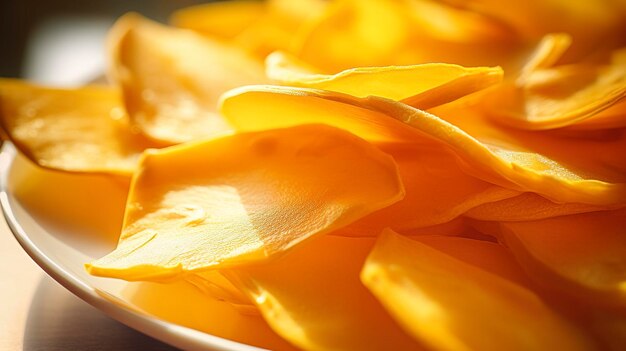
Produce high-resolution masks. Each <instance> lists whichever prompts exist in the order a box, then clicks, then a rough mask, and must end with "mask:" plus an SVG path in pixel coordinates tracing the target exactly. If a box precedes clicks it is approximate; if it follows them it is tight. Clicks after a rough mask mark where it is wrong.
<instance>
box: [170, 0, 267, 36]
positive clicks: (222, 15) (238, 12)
mask: <svg viewBox="0 0 626 351" xmlns="http://www.w3.org/2000/svg"><path fill="white" fill-rule="evenodd" d="M265 8H266V4H265V3H264V2H262V1H257V0H236V1H219V2H211V3H207V4H202V5H196V6H191V7H185V8H183V9H180V10H178V11H175V12H174V13H173V14H172V15H171V16H170V23H171V24H172V25H173V26H176V27H180V28H186V29H191V30H194V31H196V32H198V33H201V34H204V35H207V36H209V37H213V38H217V39H222V40H231V39H233V38H234V37H236V36H237V35H238V34H239V33H241V32H242V31H244V30H245V29H246V28H247V27H248V26H250V24H251V23H252V22H254V21H255V20H257V19H258V18H260V17H261V16H262V15H263V13H264V11H265Z"/></svg>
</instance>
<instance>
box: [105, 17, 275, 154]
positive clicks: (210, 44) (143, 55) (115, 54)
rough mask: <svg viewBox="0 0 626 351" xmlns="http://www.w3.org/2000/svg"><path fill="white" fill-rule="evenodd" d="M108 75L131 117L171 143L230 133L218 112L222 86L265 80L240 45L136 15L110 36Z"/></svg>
mask: <svg viewBox="0 0 626 351" xmlns="http://www.w3.org/2000/svg"><path fill="white" fill-rule="evenodd" d="M109 45H110V50H111V57H112V58H111V61H112V62H111V66H110V74H111V76H112V78H113V80H114V81H115V82H116V83H118V84H119V85H120V86H121V87H122V90H123V92H124V102H125V105H126V110H127V111H128V113H129V115H130V118H131V120H132V122H133V123H134V124H135V125H136V126H137V127H138V128H139V129H140V130H141V131H142V132H143V133H144V134H145V135H147V136H149V137H150V138H153V139H155V140H158V141H161V142H167V143H170V144H173V143H179V142H184V141H189V140H193V139H198V138H205V137H211V136H215V135H220V134H224V133H228V132H230V131H231V128H230V126H228V124H227V123H226V121H224V119H223V118H221V117H220V116H219V114H218V113H217V111H216V109H217V104H216V103H217V100H218V98H219V96H220V95H221V94H222V93H223V92H224V91H226V90H228V89H231V88H234V87H237V86H241V85H245V84H253V83H257V84H258V83H263V82H265V74H264V72H263V66H262V65H261V64H260V63H259V62H257V61H256V60H255V59H253V58H252V57H249V56H248V55H247V54H245V53H244V52H242V51H241V50H239V49H237V48H234V47H229V46H227V45H226V44H222V43H220V42H217V41H213V40H211V39H209V38H207V37H204V36H202V35H200V34H197V33H194V32H192V31H189V30H184V29H176V28H171V27H166V26H162V25H159V24H157V23H155V22H152V21H149V20H147V19H144V18H142V17H140V16H139V15H136V14H127V15H125V16H123V17H122V18H120V19H119V20H118V21H117V23H116V24H115V26H114V27H113V29H112V30H111V34H110V37H109Z"/></svg>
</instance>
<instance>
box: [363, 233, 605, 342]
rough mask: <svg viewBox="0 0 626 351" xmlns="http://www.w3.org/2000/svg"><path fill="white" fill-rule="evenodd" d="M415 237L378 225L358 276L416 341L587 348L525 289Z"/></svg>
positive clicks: (575, 331) (562, 321) (580, 337)
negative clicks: (381, 229)
mask: <svg viewBox="0 0 626 351" xmlns="http://www.w3.org/2000/svg"><path fill="white" fill-rule="evenodd" d="M417 240H419V237H417V238H416V240H411V239H408V238H406V237H403V236H401V235H398V234H396V233H394V232H393V231H390V230H387V231H385V232H384V233H383V234H381V236H380V237H379V239H378V241H377V243H376V245H375V246H374V249H373V250H372V253H371V254H370V255H369V257H368V259H367V261H366V263H365V266H364V268H363V271H362V272H361V279H362V280H363V283H364V284H365V285H366V286H367V287H368V288H369V289H370V290H371V291H372V292H373V293H374V295H376V297H377V298H378V299H379V300H380V301H381V302H382V303H383V304H384V305H385V307H386V308H387V310H388V311H389V312H390V313H391V314H392V315H393V316H394V318H395V319H396V320H397V321H398V322H399V323H400V324H401V325H402V326H403V327H404V329H405V330H406V331H407V332H409V333H410V334H411V335H413V337H415V338H416V339H417V340H418V341H420V342H422V343H424V344H425V345H427V346H428V347H430V348H432V349H434V350H502V349H507V350H529V349H544V348H545V349H567V350H593V349H594V347H593V344H591V342H590V341H589V340H587V339H586V338H585V337H584V336H582V335H580V331H578V330H577V329H576V328H575V327H574V326H573V325H571V324H570V323H569V322H568V321H567V320H565V319H563V318H561V317H560V316H559V315H557V314H556V313H555V312H554V311H552V310H551V309H550V307H548V306H547V305H546V304H545V303H544V302H543V301H542V300H540V299H539V297H537V295H535V294H534V293H533V292H532V291H530V290H528V289H526V288H525V287H523V286H521V285H518V284H516V283H514V282H513V281H512V280H508V279H504V278H502V277H501V276H499V275H495V274H492V273H490V272H488V271H485V270H483V269H481V268H479V267H478V266H474V265H472V264H468V263H465V262H463V261H462V260H459V259H457V258H455V257H452V256H449V255H447V254H445V253H444V252H442V251H439V250H437V249H435V248H433V247H431V246H429V245H426V244H424V243H421V242H419V241H417ZM448 240H450V239H448ZM475 248H479V247H478V246H476V247H475ZM496 257H497V256H493V258H494V259H496ZM485 335H489V337H485Z"/></svg>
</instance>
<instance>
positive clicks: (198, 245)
mask: <svg viewBox="0 0 626 351" xmlns="http://www.w3.org/2000/svg"><path fill="white" fill-rule="evenodd" d="M403 196H404V189H403V186H402V183H401V181H400V178H399V176H398V172H397V167H396V164H395V163H394V161H393V159H392V158H391V157H389V156H388V155H386V154H384V153H382V152H381V151H379V150H378V149H376V148H375V147H374V146H372V145H371V144H369V143H367V142H365V141H363V140H361V139H359V138H357V137H355V136H353V135H351V134H349V133H347V132H345V131H342V130H340V129H336V128H332V127H328V126H323V125H304V126H298V127H294V128H288V129H277V130H270V131H265V132H260V133H247V134H237V135H233V136H228V137H224V138H221V139H215V140H211V141H205V142H199V143H192V144H184V145H180V146H175V147H171V148H167V149H163V150H161V151H153V152H148V153H145V154H144V157H143V159H142V162H141V165H140V168H139V170H138V171H137V173H136V175H135V177H134V179H133V182H132V184H131V191H130V195H129V198H128V203H127V208H126V214H125V218H124V228H123V230H122V234H121V237H120V242H119V244H118V247H117V248H116V249H115V250H114V251H113V252H111V253H109V254H108V255H106V256H105V257H103V258H100V259H98V260H96V261H94V262H92V263H90V264H88V265H87V270H88V271H89V272H90V273H91V274H94V275H99V276H107V277H115V278H121V279H126V280H166V279H171V278H178V277H181V276H182V275H183V274H184V273H188V272H199V271H202V270H210V269H215V268H223V267H224V266H232V265H238V264H244V263H249V262H253V261H259V260H265V259H267V258H268V257H272V256H276V255H278V254H281V253H283V252H285V251H286V250H288V249H290V248H291V247H293V246H295V245H297V244H298V243H300V242H302V241H304V240H306V239H309V238H310V237H313V236H315V235H320V234H324V233H327V232H330V231H333V230H335V229H338V228H341V227H343V226H346V225H348V224H350V223H352V222H354V221H355V220H357V219H359V218H361V217H363V216H365V215H367V214H369V213H371V212H373V211H376V210H378V209H380V208H383V207H386V206H389V205H391V204H393V203H395V202H397V201H398V200H400V199H401V198H402V197H403Z"/></svg>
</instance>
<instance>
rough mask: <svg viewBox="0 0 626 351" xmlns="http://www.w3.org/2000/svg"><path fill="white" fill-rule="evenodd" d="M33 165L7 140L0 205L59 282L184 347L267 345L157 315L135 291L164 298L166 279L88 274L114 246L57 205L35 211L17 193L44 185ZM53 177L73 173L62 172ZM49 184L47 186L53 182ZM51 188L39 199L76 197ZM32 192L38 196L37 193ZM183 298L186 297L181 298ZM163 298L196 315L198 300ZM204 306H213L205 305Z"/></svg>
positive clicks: (168, 305) (248, 349)
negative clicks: (82, 229) (62, 217)
mask: <svg viewBox="0 0 626 351" xmlns="http://www.w3.org/2000/svg"><path fill="white" fill-rule="evenodd" d="M29 168H30V169H31V172H33V170H34V169H35V167H34V166H32V165H30V164H29V163H28V162H27V161H25V160H24V159H23V157H21V156H17V155H16V151H15V148H14V147H13V146H12V145H11V143H8V142H5V144H4V146H3V147H2V150H1V152H0V204H1V205H2V210H3V213H4V216H5V218H6V220H7V222H8V224H9V227H10V228H11V230H12V232H13V234H14V235H15V238H16V239H17V240H18V241H19V243H20V244H21V246H22V247H23V248H24V250H25V251H26V252H27V253H28V255H30V257H31V258H32V259H33V260H34V261H35V262H36V263H37V264H38V265H39V266H40V267H41V268H43V269H44V270H45V271H46V272H47V273H48V274H49V275H50V276H51V277H52V278H54V279H55V280H56V281H57V282H59V283H61V285H63V286H64V287H65V288H67V289H68V290H69V291H71V292H72V293H74V294H75V295H76V296H78V297H79V298H81V299H83V300H84V301H86V302H88V303H89V304H91V305H93V306H94V307H96V308H98V309H100V310H101V311H102V312H104V313H106V314H107V315H109V316H111V317H112V318H114V319H116V320H118V321H120V322H122V323H124V324H126V325H127V326H129V327H131V328H134V329H136V330H138V331H140V332H142V333H145V334H147V335H150V336H151V337H153V338H155V339H158V340H161V341H163V342H166V343H168V344H171V345H173V346H176V347H179V348H182V349H186V350H241V351H244V350H245V351H252V350H257V351H258V350H262V349H260V348H257V347H253V346H249V345H245V344H242V343H238V342H234V341H231V340H227V339H224V338H222V337H218V336H215V335H210V334H207V333H204V332H201V331H198V330H195V329H191V328H188V327H184V326H182V325H180V324H176V323H173V322H172V321H168V320H166V319H164V318H167V313H166V312H163V315H161V316H159V317H157V316H155V315H154V314H151V313H150V312H149V311H150V309H149V308H146V305H145V304H144V303H143V302H142V301H143V300H145V299H143V300H138V297H137V296H138V294H132V293H130V292H131V291H135V292H136V291H137V289H142V287H143V288H144V290H143V291H144V294H143V295H142V296H143V297H145V296H147V295H146V291H147V290H145V288H146V286H148V287H149V289H152V290H151V292H155V293H156V294H161V296H157V297H156V298H157V300H158V299H159V298H161V297H163V294H167V289H171V288H172V287H168V286H163V285H161V286H158V285H160V284H153V285H150V284H148V285H146V284H147V283H127V282H123V281H118V280H114V279H105V278H97V277H93V276H90V275H89V274H87V273H86V272H85V270H84V268H83V265H84V263H85V262H89V261H91V260H92V259H94V258H97V257H99V256H101V255H103V254H104V253H106V252H108V251H109V250H110V249H111V245H112V244H111V242H110V240H109V241H107V240H102V239H100V240H94V239H93V237H90V235H91V234H88V233H87V234H86V233H77V232H76V231H77V228H79V226H78V227H75V226H72V225H68V223H67V221H66V222H65V223H64V222H63V221H60V222H55V221H54V220H51V219H54V218H46V217H51V216H52V217H54V216H55V215H56V214H55V211H56V210H55V209H54V208H51V209H50V208H49V209H47V210H46V209H44V210H41V208H40V209H39V211H34V210H33V208H34V207H37V206H39V205H36V204H37V203H38V202H37V200H33V201H31V202H30V203H28V201H26V202H25V201H23V198H20V195H19V194H17V193H16V190H15V189H16V188H15V186H14V183H15V182H18V183H19V182H20V181H22V182H29V181H31V183H27V184H26V187H31V188H30V190H31V191H32V190H36V188H37V186H38V185H36V184H35V183H36V181H32V180H25V179H23V178H24V177H25V176H27V175H28V172H29V171H28V169H29ZM37 171H38V172H44V171H41V170H37ZM48 173H52V172H48ZM53 177H72V176H71V175H65V174H57V175H53ZM74 177H76V176H74ZM98 181H102V180H95V182H98ZM33 184H35V185H33ZM23 185H24V184H23ZM49 185H50V187H51V188H53V187H54V186H55V185H54V183H51V184H49ZM39 186H42V185H39ZM43 186H47V184H44V185H43ZM41 189H43V188H40V190H41ZM50 191H51V193H43V194H41V196H48V198H47V199H45V200H42V201H40V202H39V203H46V202H47V203H54V201H59V202H58V203H59V204H60V202H61V201H66V200H67V201H71V199H66V198H65V197H64V196H63V189H50ZM94 191H96V192H98V191H100V192H102V191H103V190H102V189H96V190H94ZM50 194H53V195H54V194H56V195H58V198H57V199H50V198H49V196H51V195H50ZM30 197H31V198H33V196H30ZM35 199H36V197H35ZM33 204H35V205H33ZM49 212H52V213H51V214H50V213H49ZM46 215H47V216H46ZM78 216H80V214H79V215H78ZM76 219H77V221H78V222H80V221H81V219H80V218H76ZM141 284H144V285H143V286H142V285H141ZM159 289H160V290H161V291H159ZM151 292H150V293H151ZM194 293H195V292H189V293H188V294H189V295H190V297H189V298H190V299H193V298H197V296H191V295H193V294H194ZM200 295H201V294H200ZM179 299H180V296H179V298H177V300H179ZM185 299H186V298H184V299H181V300H185ZM159 301H161V303H162V304H163V306H160V305H159V306H156V307H155V309H156V310H159V309H163V310H170V311H171V310H174V311H181V313H190V314H192V313H193V312H194V311H186V312H185V311H184V310H185V308H189V306H190V305H192V303H186V304H184V303H183V304H181V305H180V306H177V305H176V304H177V303H178V304H180V303H181V302H180V301H162V300H159ZM200 303H201V302H200ZM198 308H208V307H206V305H205V306H200V307H198ZM203 313H207V314H210V313H211V311H203ZM163 316H165V317H163Z"/></svg>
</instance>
